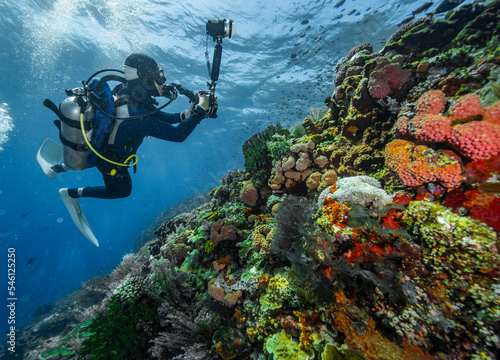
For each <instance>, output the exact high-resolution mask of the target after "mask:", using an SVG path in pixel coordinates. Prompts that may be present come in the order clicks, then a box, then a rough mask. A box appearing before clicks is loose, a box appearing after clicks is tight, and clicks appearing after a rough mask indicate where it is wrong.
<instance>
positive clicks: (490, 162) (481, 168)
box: [465, 154, 500, 183]
mask: <svg viewBox="0 0 500 360" xmlns="http://www.w3.org/2000/svg"><path fill="white" fill-rule="evenodd" d="M465 167H466V168H467V173H468V174H467V178H468V180H469V181H471V182H480V183H481V182H484V181H486V180H487V179H489V178H490V177H491V175H492V173H494V172H496V173H500V154H499V155H496V156H492V157H490V158H488V159H480V160H476V161H473V162H470V163H468V164H467V165H465Z"/></svg>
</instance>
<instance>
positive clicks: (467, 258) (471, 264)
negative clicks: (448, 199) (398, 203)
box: [407, 201, 499, 276]
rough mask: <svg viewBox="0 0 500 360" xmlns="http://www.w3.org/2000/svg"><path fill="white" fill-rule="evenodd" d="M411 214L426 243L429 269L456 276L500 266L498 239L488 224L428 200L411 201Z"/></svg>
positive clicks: (409, 207)
mask: <svg viewBox="0 0 500 360" xmlns="http://www.w3.org/2000/svg"><path fill="white" fill-rule="evenodd" d="M407 215H408V220H409V222H411V223H412V224H413V227H414V230H415V231H417V232H418V233H420V235H421V236H422V238H423V239H424V241H425V245H426V247H427V249H428V251H427V255H428V256H426V257H424V258H423V261H424V263H426V264H427V265H428V266H431V267H432V268H434V269H435V270H437V271H444V272H447V273H448V274H449V275H452V276H457V275H458V274H462V273H464V274H467V273H474V272H477V271H488V270H490V269H494V268H497V267H498V265H499V257H498V249H497V237H496V234H495V231H493V229H491V228H490V227H488V226H487V225H486V224H484V223H482V222H480V221H477V220H473V219H471V218H469V217H466V216H459V215H457V214H454V213H453V212H452V211H451V210H450V209H448V208H447V207H446V206H442V205H437V204H434V203H431V202H427V201H412V202H410V204H409V206H408V209H407ZM457 273H458V274H457Z"/></svg>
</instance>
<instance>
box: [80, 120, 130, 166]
mask: <svg viewBox="0 0 500 360" xmlns="http://www.w3.org/2000/svg"><path fill="white" fill-rule="evenodd" d="M80 125H81V127H82V134H83V138H84V139H85V142H86V143H87V145H88V147H89V148H90V150H92V151H93V153H94V154H96V155H97V156H99V157H100V158H101V159H103V160H104V161H107V162H109V163H110V164H113V165H118V166H126V167H131V166H134V165H135V164H137V162H138V161H139V157H138V156H137V155H135V154H134V155H130V156H129V157H128V158H127V160H125V161H124V162H123V163H119V162H115V161H113V160H109V159H107V158H105V157H104V156H102V155H101V154H99V153H98V152H97V150H96V149H94V148H93V147H92V145H91V144H90V141H89V139H88V138H87V135H86V134H85V125H84V122H83V113H81V114H80ZM134 157H135V161H134V162H133V163H132V164H128V162H129V161H130V159H132V158H134Z"/></svg>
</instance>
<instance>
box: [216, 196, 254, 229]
mask: <svg viewBox="0 0 500 360" xmlns="http://www.w3.org/2000/svg"><path fill="white" fill-rule="evenodd" d="M217 216H218V217H219V218H220V219H223V221H224V225H225V226H227V225H234V226H236V227H241V226H243V225H244V224H245V223H246V221H247V218H246V216H245V206H244V205H243V204H242V203H239V202H235V201H229V202H226V203H225V204H224V205H222V206H221V207H220V208H219V209H218V211H217Z"/></svg>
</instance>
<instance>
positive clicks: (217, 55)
mask: <svg viewBox="0 0 500 360" xmlns="http://www.w3.org/2000/svg"><path fill="white" fill-rule="evenodd" d="M221 43H222V39H221V38H217V45H215V48H214V58H213V63H212V66H210V59H209V57H208V50H207V51H206V52H205V56H206V58H207V68H208V76H209V77H210V79H211V80H212V82H211V83H207V86H208V90H209V91H210V95H209V96H210V107H211V108H213V109H215V110H214V112H213V113H212V114H211V115H210V116H209V117H211V118H216V117H217V113H216V111H217V108H216V106H215V86H216V85H217V84H216V83H215V82H216V81H217V80H219V72H220V64H221V58H222V45H221Z"/></svg>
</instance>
